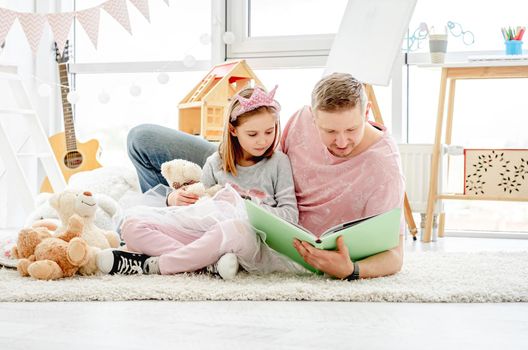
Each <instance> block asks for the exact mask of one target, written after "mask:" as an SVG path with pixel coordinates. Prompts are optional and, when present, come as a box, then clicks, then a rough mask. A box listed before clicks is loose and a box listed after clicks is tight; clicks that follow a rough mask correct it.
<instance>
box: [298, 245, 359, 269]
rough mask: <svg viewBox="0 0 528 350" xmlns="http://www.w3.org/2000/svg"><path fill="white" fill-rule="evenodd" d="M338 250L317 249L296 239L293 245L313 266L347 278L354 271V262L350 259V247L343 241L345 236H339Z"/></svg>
mask: <svg viewBox="0 0 528 350" xmlns="http://www.w3.org/2000/svg"><path fill="white" fill-rule="evenodd" d="M336 243H337V250H322V249H317V248H315V247H314V246H312V245H311V244H310V243H307V242H303V241H299V240H297V239H295V240H294V241H293V246H294V247H295V249H297V251H298V252H299V254H300V255H301V256H302V257H303V259H304V261H306V262H307V263H308V264H310V265H311V266H313V267H315V268H316V269H318V270H320V271H323V272H325V273H326V274H328V275H330V276H333V277H336V278H345V277H347V276H349V275H351V274H352V272H353V271H354V263H353V262H352V260H350V255H349V254H348V248H347V246H346V245H345V242H344V241H343V237H342V236H339V237H338V238H337V242H336Z"/></svg>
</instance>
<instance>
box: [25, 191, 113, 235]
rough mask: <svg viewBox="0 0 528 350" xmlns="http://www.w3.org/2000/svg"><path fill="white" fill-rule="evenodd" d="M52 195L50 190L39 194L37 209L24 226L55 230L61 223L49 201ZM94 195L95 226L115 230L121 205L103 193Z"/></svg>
mask: <svg viewBox="0 0 528 350" xmlns="http://www.w3.org/2000/svg"><path fill="white" fill-rule="evenodd" d="M83 192H84V191H83ZM90 192H91V191H90ZM92 193H93V192H92ZM52 196H53V193H48V192H43V193H40V194H38V196H37V198H36V200H35V210H33V211H32V212H31V213H30V214H29V215H28V216H27V218H26V221H25V223H24V227H46V228H47V229H48V230H50V231H55V230H56V229H57V228H58V227H59V226H60V225H61V222H60V219H59V215H58V214H57V211H56V210H55V209H53V208H52V207H51V205H50V203H49V199H50V198H51V197H52ZM93 197H94V199H95V201H96V203H97V210H96V211H95V218H94V221H93V222H94V224H95V226H97V227H99V228H101V229H103V230H109V231H112V230H115V229H116V227H117V224H118V222H119V218H120V216H121V206H120V205H119V204H118V203H117V202H116V201H115V200H114V199H113V198H112V197H110V196H108V195H106V194H103V193H98V194H96V193H93Z"/></svg>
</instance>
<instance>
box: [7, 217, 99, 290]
mask: <svg viewBox="0 0 528 350" xmlns="http://www.w3.org/2000/svg"><path fill="white" fill-rule="evenodd" d="M83 228H84V222H83V219H82V218H81V217H80V216H78V215H73V216H72V217H71V218H70V220H69V222H68V226H67V228H66V230H65V231H64V232H63V233H62V234H60V235H57V236H52V235H51V233H50V232H49V231H48V230H47V229H45V228H42V227H37V228H28V229H23V230H22V231H20V233H19V235H18V241H17V245H16V246H15V247H14V248H13V257H14V258H18V259H20V260H19V262H18V266H17V270H18V272H19V273H20V275H21V276H31V277H33V278H36V279H41V280H54V279H58V278H63V277H71V276H73V275H74V274H75V273H76V272H78V271H79V272H80V273H82V274H94V273H96V272H97V271H98V269H97V265H96V254H97V252H98V251H99V249H98V248H95V247H90V246H89V245H88V244H87V243H86V241H85V240H84V239H82V238H80V236H81V234H82V232H83Z"/></svg>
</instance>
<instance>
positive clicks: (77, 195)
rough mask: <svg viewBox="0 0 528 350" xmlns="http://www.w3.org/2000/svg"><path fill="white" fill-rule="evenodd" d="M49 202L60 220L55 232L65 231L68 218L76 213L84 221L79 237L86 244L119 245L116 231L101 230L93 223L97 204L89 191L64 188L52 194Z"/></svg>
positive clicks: (94, 245) (103, 247) (96, 245)
mask: <svg viewBox="0 0 528 350" xmlns="http://www.w3.org/2000/svg"><path fill="white" fill-rule="evenodd" d="M49 203H50V205H51V207H53V208H54V209H55V210H56V211H57V214H58V216H59V218H60V220H61V226H59V227H58V228H57V230H56V231H55V234H61V233H63V232H65V231H66V229H67V226H66V225H68V223H69V220H70V218H71V217H72V216H73V215H75V214H77V215H79V216H80V217H81V218H82V219H83V222H84V229H83V232H82V234H81V236H80V237H81V238H82V239H84V240H85V241H86V243H88V245H90V246H92V247H97V248H100V249H107V248H117V247H119V244H120V241H121V239H120V238H119V235H118V234H117V232H114V231H106V230H103V229H101V228H99V227H97V226H96V225H95V224H94V218H95V212H96V210H97V205H96V201H95V199H94V196H93V195H92V193H91V192H88V191H84V192H83V191H78V190H71V189H70V190H65V191H63V192H60V193H56V194H54V195H53V196H52V197H51V198H50V199H49Z"/></svg>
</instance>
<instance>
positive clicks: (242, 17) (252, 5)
mask: <svg viewBox="0 0 528 350" xmlns="http://www.w3.org/2000/svg"><path fill="white" fill-rule="evenodd" d="M346 3H347V2H346V1H344V0H339V1H337V0H336V1H332V2H331V6H329V5H328V4H329V3H328V2H325V1H323V0H311V1H302V0H286V1H279V0H272V1H264V0H228V1H227V5H228V6H227V13H228V18H227V28H228V30H229V31H232V32H233V33H234V34H235V38H236V40H235V42H234V43H233V44H232V45H228V57H230V58H249V57H292V56H294V57H303V56H304V57H305V56H321V57H322V59H321V60H319V61H318V62H319V63H318V64H319V66H323V65H324V63H325V62H326V55H328V51H329V50H330V47H331V44H332V39H333V35H334V34H335V33H336V32H337V29H338V26H339V23H340V22H341V16H342V14H343V11H344V9H345V7H346ZM321 14H323V15H321Z"/></svg>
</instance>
